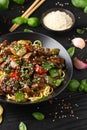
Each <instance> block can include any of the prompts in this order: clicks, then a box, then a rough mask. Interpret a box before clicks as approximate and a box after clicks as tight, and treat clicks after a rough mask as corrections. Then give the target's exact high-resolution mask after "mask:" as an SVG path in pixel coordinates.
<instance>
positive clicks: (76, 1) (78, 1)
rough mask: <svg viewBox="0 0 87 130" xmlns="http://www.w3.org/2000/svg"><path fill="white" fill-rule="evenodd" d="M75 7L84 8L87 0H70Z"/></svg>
mask: <svg viewBox="0 0 87 130" xmlns="http://www.w3.org/2000/svg"><path fill="white" fill-rule="evenodd" d="M71 2H72V4H73V5H74V6H75V7H79V8H85V7H86V6H87V0H71Z"/></svg>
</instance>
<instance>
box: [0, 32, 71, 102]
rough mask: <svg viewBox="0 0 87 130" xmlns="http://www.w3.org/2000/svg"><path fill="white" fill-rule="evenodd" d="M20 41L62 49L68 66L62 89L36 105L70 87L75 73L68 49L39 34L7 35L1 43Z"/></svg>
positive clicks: (62, 55) (0, 38)
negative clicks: (29, 41)
mask: <svg viewBox="0 0 87 130" xmlns="http://www.w3.org/2000/svg"><path fill="white" fill-rule="evenodd" d="M20 39H26V40H31V41H32V42H33V41H35V40H41V42H42V44H43V46H44V47H47V48H59V49H60V53H59V55H60V56H61V57H63V58H64V59H65V64H66V77H65V81H64V82H63V84H62V85H61V86H60V87H58V88H56V89H55V91H54V92H53V93H52V94H51V95H50V96H48V97H47V98H46V99H44V100H41V101H38V102H34V103H40V102H42V101H46V100H48V99H51V98H54V97H56V96H57V95H59V94H60V93H61V92H62V91H63V90H64V89H65V88H66V86H67V85H68V83H69V81H70V79H71V77H72V73H73V66H72V61H71V58H70V56H69V54H68V53H67V51H66V49H65V48H64V47H63V46H62V45H61V44H60V43H59V42H57V41H56V40H54V39H52V38H51V37H48V36H46V35H43V34H39V33H24V32H16V33H9V34H7V35H4V36H2V37H0V43H1V42H2V41H4V40H8V41H9V42H12V41H14V40H20ZM0 101H3V102H8V103H14V104H34V103H32V102H29V101H28V102H25V103H16V102H13V101H7V100H6V98H5V97H3V96H0Z"/></svg>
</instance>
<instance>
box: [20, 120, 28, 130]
mask: <svg viewBox="0 0 87 130" xmlns="http://www.w3.org/2000/svg"><path fill="white" fill-rule="evenodd" d="M19 130H27V126H26V124H24V123H23V122H20V124H19Z"/></svg>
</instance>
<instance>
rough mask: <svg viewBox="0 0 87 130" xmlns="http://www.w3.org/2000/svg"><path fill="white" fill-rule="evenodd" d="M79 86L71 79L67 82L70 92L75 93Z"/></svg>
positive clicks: (76, 81) (77, 82) (78, 83)
mask: <svg viewBox="0 0 87 130" xmlns="http://www.w3.org/2000/svg"><path fill="white" fill-rule="evenodd" d="M79 86H80V82H79V81H78V80H76V79H72V80H71V81H70V82H69V84H68V86H67V88H68V89H69V90H70V91H72V92H74V91H77V90H78V88H79Z"/></svg>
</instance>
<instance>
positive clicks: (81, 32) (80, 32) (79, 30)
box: [76, 28, 85, 34]
mask: <svg viewBox="0 0 87 130" xmlns="http://www.w3.org/2000/svg"><path fill="white" fill-rule="evenodd" d="M76 32H77V33H78V34H84V33H85V30H84V29H79V28H77V29H76Z"/></svg>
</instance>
